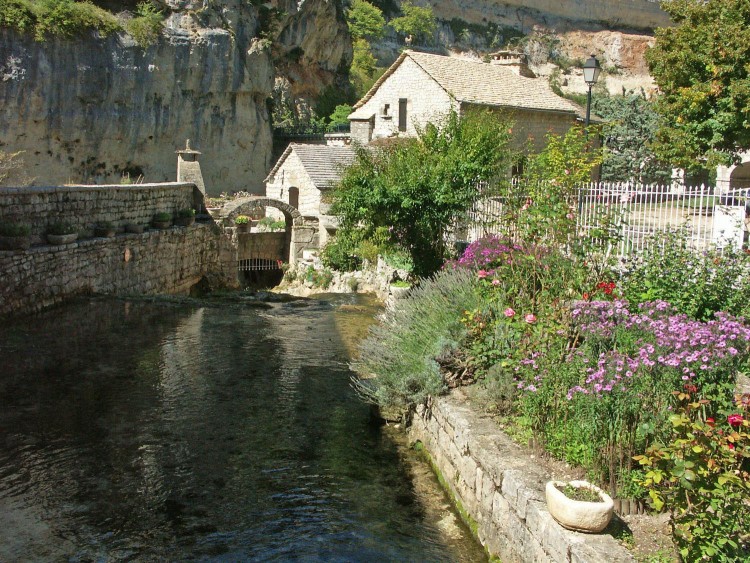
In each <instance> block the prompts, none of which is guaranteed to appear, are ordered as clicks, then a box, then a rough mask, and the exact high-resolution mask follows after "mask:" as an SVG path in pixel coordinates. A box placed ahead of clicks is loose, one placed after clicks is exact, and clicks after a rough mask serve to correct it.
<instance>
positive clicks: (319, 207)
mask: <svg viewBox="0 0 750 563" xmlns="http://www.w3.org/2000/svg"><path fill="white" fill-rule="evenodd" d="M472 106H476V107H490V108H496V109H497V110H498V111H505V112H508V113H509V114H510V115H511V116H512V118H513V119H514V120H515V125H514V126H513V131H514V139H515V142H516V148H519V149H522V148H525V147H526V146H527V143H528V142H529V139H531V143H532V147H533V148H534V149H535V150H540V149H541V148H542V147H543V146H544V142H545V135H546V134H547V133H548V132H554V133H557V134H563V133H565V132H566V131H567V130H568V129H569V128H570V127H571V126H572V125H573V124H575V123H576V122H579V121H583V116H584V115H585V114H584V112H583V110H582V109H581V108H580V107H579V106H577V105H576V104H574V103H573V102H571V101H569V100H566V99H565V98H562V97H560V96H558V95H557V94H555V93H554V92H553V91H552V89H551V88H550V86H549V84H548V82H547V80H546V79H542V78H535V77H534V74H533V73H532V72H531V71H530V70H529V68H528V66H527V65H526V64H525V60H524V58H523V56H522V55H519V54H517V53H509V52H501V53H497V54H496V55H494V57H493V60H492V62H491V63H483V62H480V61H475V60H465V59H459V58H453V57H445V56H441V55H434V54H429V53H422V52H417V51H410V50H407V51H404V52H403V53H402V54H401V55H400V56H399V58H398V59H397V60H396V61H395V62H394V63H393V64H392V65H391V67H390V68H389V69H388V70H387V71H386V72H385V74H383V76H382V77H381V78H380V79H379V80H378V81H377V82H376V83H375V84H374V85H373V87H372V88H371V89H370V91H369V92H367V94H366V95H365V96H364V97H363V98H362V99H361V100H360V101H359V102H357V104H355V106H354V108H353V109H354V111H353V112H352V113H351V115H350V116H349V121H350V123H351V134H350V136H342V135H327V136H326V137H327V139H326V144H302V143H291V144H290V145H289V146H288V147H287V148H286V150H285V151H284V153H283V154H282V155H281V157H280V158H279V160H278V161H277V162H276V165H275V166H274V167H273V168H272V169H271V172H270V173H269V174H268V176H267V177H266V180H265V182H266V196H267V197H270V198H274V199H278V200H281V201H283V202H285V203H288V204H290V205H292V206H294V207H297V208H298V209H299V211H300V213H301V214H302V215H303V216H304V217H306V218H307V219H308V220H315V219H317V220H318V222H319V225H320V227H319V233H320V236H319V239H320V246H321V247H322V246H324V245H325V242H326V241H327V239H328V236H329V235H330V234H332V233H333V232H335V230H336V226H337V223H336V219H335V217H332V216H329V215H328V214H327V211H328V209H327V207H328V206H327V205H326V204H325V203H324V201H323V200H324V194H325V192H326V191H327V190H328V189H330V187H331V186H332V185H333V184H334V183H335V182H336V181H337V180H338V179H339V177H340V172H341V170H342V168H343V167H344V166H346V165H348V164H350V163H351V162H352V161H353V160H354V149H353V148H352V147H351V146H349V143H350V142H353V143H359V144H362V145H367V144H370V143H372V142H373V141H377V140H378V139H385V138H388V137H395V136H414V135H416V131H417V128H418V127H422V126H424V125H426V124H427V123H429V122H430V121H434V120H435V119H436V118H440V117H441V116H444V115H446V114H447V113H449V112H450V110H455V111H457V112H459V113H460V112H461V111H463V110H465V109H467V108H469V107H472ZM268 213H269V214H270V215H272V216H275V215H274V214H275V213H276V212H275V211H274V210H273V209H269V210H268Z"/></svg>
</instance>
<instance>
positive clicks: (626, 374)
mask: <svg viewBox="0 0 750 563" xmlns="http://www.w3.org/2000/svg"><path fill="white" fill-rule="evenodd" d="M572 316H573V324H574V326H575V327H577V329H578V331H579V340H580V341H581V342H582V344H581V345H580V346H579V347H578V348H576V349H575V350H574V351H573V352H571V353H570V354H569V356H568V358H567V361H568V362H572V363H576V364H577V365H581V364H582V365H583V366H585V368H584V370H585V380H584V381H583V382H582V383H581V384H579V385H576V386H574V387H571V388H570V389H569V390H568V393H567V398H568V399H569V400H570V399H572V398H573V397H574V396H575V395H576V394H579V393H580V394H584V395H593V396H602V395H603V394H605V393H611V392H613V391H627V390H628V389H629V388H630V387H631V386H632V385H633V382H634V380H636V379H638V378H641V377H643V376H651V377H652V378H654V379H658V380H659V381H665V382H666V381H672V382H673V383H674V388H677V387H678V386H679V385H678V383H679V382H680V380H681V381H682V382H693V381H695V382H699V383H701V384H703V383H706V382H719V381H721V380H722V379H723V378H725V377H730V376H731V375H732V374H733V373H734V370H735V369H736V367H737V365H738V363H739V361H740V360H742V359H743V358H745V357H746V356H747V354H748V351H749V350H750V344H749V343H750V328H747V327H746V326H745V325H744V324H743V322H742V319H738V318H735V317H732V316H731V315H728V314H726V313H716V315H715V319H713V320H710V321H707V322H701V321H696V320H692V319H690V318H688V317H687V316H686V315H682V314H676V313H675V312H674V311H673V310H672V308H671V306H670V305H669V304H668V303H666V302H663V301H656V302H647V303H641V304H640V305H639V306H638V310H637V311H634V312H631V311H630V310H629V309H628V304H627V303H626V302H625V301H613V302H608V301H591V302H580V303H578V304H577V305H576V307H574V309H573V310H572ZM541 375H542V376H543V375H544V374H541ZM539 378H540V374H538V373H537V374H535V375H533V376H532V379H533V380H534V381H535V382H537V384H538V382H539V381H540V379H539ZM518 387H519V389H527V390H528V389H529V385H528V383H527V382H525V381H519V383H518Z"/></svg>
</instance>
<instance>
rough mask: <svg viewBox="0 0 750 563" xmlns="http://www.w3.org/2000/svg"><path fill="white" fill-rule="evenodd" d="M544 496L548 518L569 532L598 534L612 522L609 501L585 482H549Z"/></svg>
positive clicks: (594, 487)
mask: <svg viewBox="0 0 750 563" xmlns="http://www.w3.org/2000/svg"><path fill="white" fill-rule="evenodd" d="M545 494H546V497H547V510H549V513H550V515H551V516H552V517H553V518H554V519H555V520H557V522H558V523H559V524H560V525H561V526H563V527H564V528H568V529H569V530H576V531H578V532H589V533H598V532H601V531H602V530H603V529H604V528H606V527H607V525H608V524H609V521H610V520H611V519H612V512H613V510H614V502H613V501H612V498H611V497H610V496H609V495H608V494H607V493H605V492H604V491H603V490H601V489H600V488H599V487H597V486H596V485H593V484H591V483H589V482H588V481H567V482H566V481H549V482H548V483H547V486H546V488H545Z"/></svg>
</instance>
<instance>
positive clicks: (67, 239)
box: [47, 233, 78, 245]
mask: <svg viewBox="0 0 750 563" xmlns="http://www.w3.org/2000/svg"><path fill="white" fill-rule="evenodd" d="M77 239H78V233H68V234H67V235H49V234H48V235H47V242H49V243H50V244H54V245H60V244H70V243H72V242H75V241H76V240H77Z"/></svg>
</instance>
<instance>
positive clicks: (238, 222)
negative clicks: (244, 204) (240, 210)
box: [234, 215, 250, 225]
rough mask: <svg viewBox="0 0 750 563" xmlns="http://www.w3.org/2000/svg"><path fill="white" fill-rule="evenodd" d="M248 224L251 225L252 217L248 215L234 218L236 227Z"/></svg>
mask: <svg viewBox="0 0 750 563" xmlns="http://www.w3.org/2000/svg"><path fill="white" fill-rule="evenodd" d="M248 223H250V217H248V216H247V215H237V217H235V218H234V224H235V225H247V224H248Z"/></svg>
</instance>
